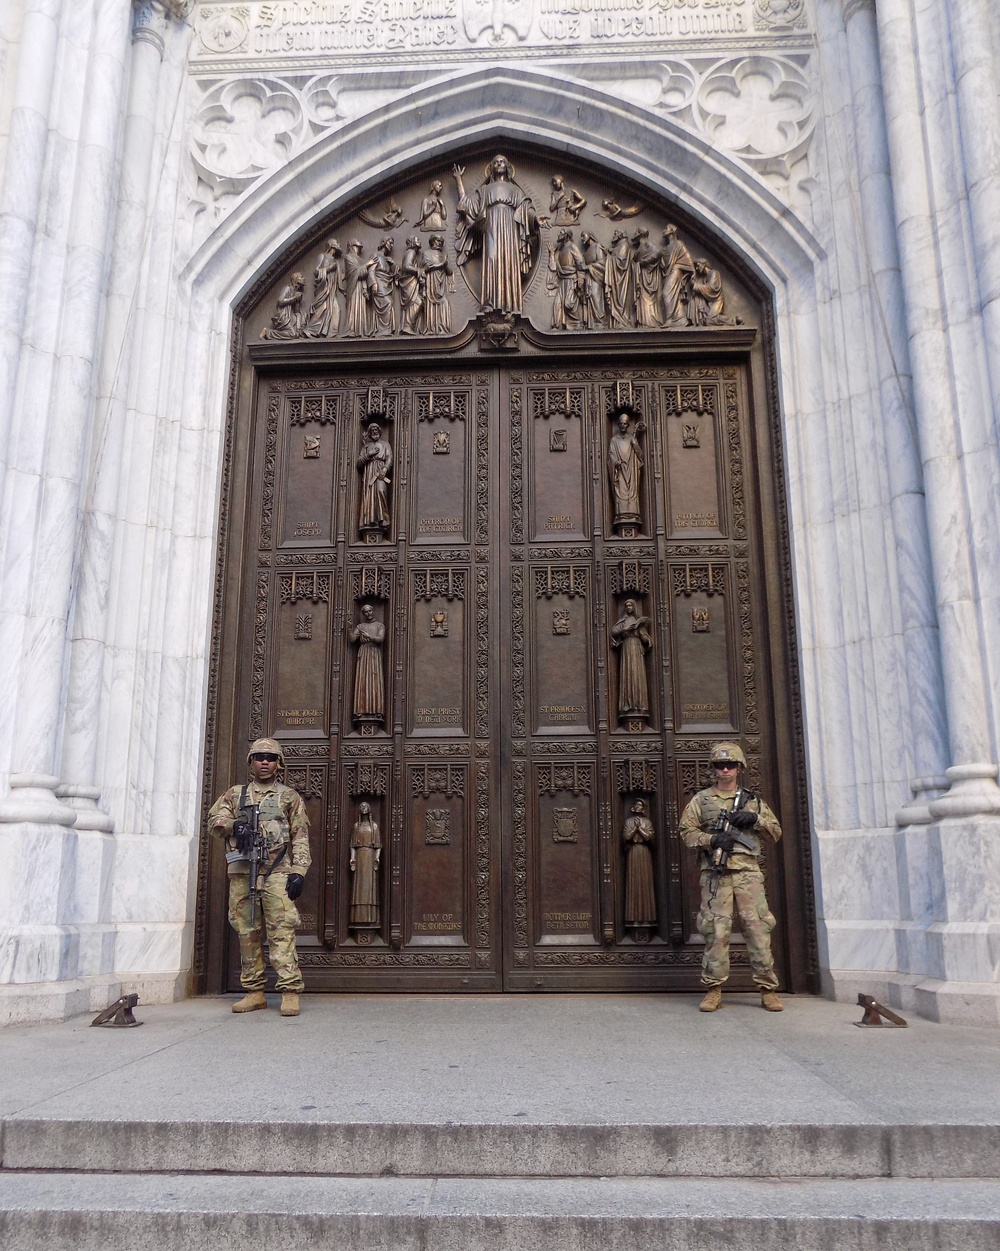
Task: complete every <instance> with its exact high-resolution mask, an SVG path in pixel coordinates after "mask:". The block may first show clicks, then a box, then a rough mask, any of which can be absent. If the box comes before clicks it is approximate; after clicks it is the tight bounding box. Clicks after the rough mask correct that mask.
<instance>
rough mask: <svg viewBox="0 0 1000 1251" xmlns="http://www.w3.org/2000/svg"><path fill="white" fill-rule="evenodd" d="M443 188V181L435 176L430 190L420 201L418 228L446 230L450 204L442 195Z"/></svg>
mask: <svg viewBox="0 0 1000 1251" xmlns="http://www.w3.org/2000/svg"><path fill="white" fill-rule="evenodd" d="M441 190H442V188H441V183H440V182H439V181H438V179H436V178H435V180H434V181H433V182H432V183H431V189H430V191H429V192H428V193H427V195H425V196H424V198H423V199H422V200H421V201H420V216H419V217H418V218H417V229H418V230H428V231H429V230H444V228H445V227H446V226H447V225H448V206H447V205H446V204H445V202H444V200H443V199H442V197H441Z"/></svg>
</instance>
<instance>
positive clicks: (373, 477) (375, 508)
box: [358, 421, 392, 542]
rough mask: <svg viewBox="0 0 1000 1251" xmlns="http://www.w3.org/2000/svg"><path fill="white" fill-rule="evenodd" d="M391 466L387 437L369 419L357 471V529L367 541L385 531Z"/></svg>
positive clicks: (388, 517) (390, 451) (387, 517)
mask: <svg viewBox="0 0 1000 1251" xmlns="http://www.w3.org/2000/svg"><path fill="white" fill-rule="evenodd" d="M391 468H392V448H391V447H390V446H389V441H388V440H387V439H383V437H382V427H381V426H380V425H379V424H378V422H377V421H373V422H370V423H369V425H368V428H367V430H366V431H365V437H364V442H363V443H362V445H361V455H360V456H359V457H358V469H359V471H360V473H361V500H360V504H359V508H358V532H359V533H360V535H361V537H362V538H363V539H366V540H367V541H368V542H376V541H377V540H378V539H379V538H380V537H382V536H384V535H386V534H388V532H389V527H390V525H391V517H390V512H389V488H390V486H391V485H392V479H391V478H390V477H389V470H390V469H391Z"/></svg>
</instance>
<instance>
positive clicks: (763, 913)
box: [757, 899, 778, 933]
mask: <svg viewBox="0 0 1000 1251" xmlns="http://www.w3.org/2000/svg"><path fill="white" fill-rule="evenodd" d="M757 916H758V917H759V918H760V920H761V921H762V922H763V924H764V925H766V926H767V930H768V933H770V932H771V930H773V929H774V927H775V926H776V925H777V924H778V922H777V921H776V920H775V918H774V914H773V913H772V912H771V911H770V909H769V908H768V906H767V900H766V899H762V900H761V901H760V903H759V904H758V905H757Z"/></svg>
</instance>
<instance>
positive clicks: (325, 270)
mask: <svg viewBox="0 0 1000 1251" xmlns="http://www.w3.org/2000/svg"><path fill="white" fill-rule="evenodd" d="M343 281H344V253H343V251H342V250H341V247H340V244H339V243H338V242H337V240H336V239H329V240H328V241H327V244H326V247H325V248H324V250H323V251H322V252H321V253H320V255H319V259H318V260H317V262H316V269H315V270H314V272H313V301H312V304H310V305H309V312H308V314H307V315H306V322H305V326H304V328H303V332H304V334H305V336H306V338H308V339H327V338H329V337H330V336H331V335H337V334H339V333H340V304H339V303H338V301H337V293H338V292H339V291H340V289H341V286H342V285H343Z"/></svg>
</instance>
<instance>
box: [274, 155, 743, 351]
mask: <svg viewBox="0 0 1000 1251" xmlns="http://www.w3.org/2000/svg"><path fill="white" fill-rule="evenodd" d="M464 175H465V167H464V166H461V165H454V166H452V176H453V178H454V192H453V193H452V192H449V191H447V190H446V183H445V181H444V180H443V178H442V177H441V176H435V177H433V178H432V179H431V180H430V181H429V184H428V183H424V184H423V187H422V188H421V187H417V186H411V187H410V188H408V189H407V188H405V187H404V188H403V189H402V190H399V189H394V194H392V195H389V196H388V198H387V199H384V200H382V201H379V202H376V203H374V204H373V205H372V206H371V207H370V208H368V209H361V210H358V211H357V213H356V215H355V217H354V218H353V219H352V220H351V222H350V223H348V225H347V226H345V227H344V228H345V229H350V230H351V231H352V232H353V231H358V236H356V237H352V238H351V241H350V243H349V244H348V245H347V247H346V248H343V249H342V248H341V246H340V245H339V243H338V241H337V239H336V238H330V239H328V240H327V242H326V243H325V244H324V245H323V246H322V250H321V251H320V254H319V256H318V259H317V261H316V264H315V267H314V270H313V290H312V301H311V303H310V302H309V300H308V298H307V297H306V295H305V286H306V283H305V280H304V279H303V276H302V273H300V272H298V271H296V272H295V273H292V274H291V275H290V276H289V277H288V278H287V280H286V281H285V282H284V284H283V285H282V286H281V288H280V293H279V294H278V295H277V297H276V299H275V311H274V313H273V315H272V316H271V318H270V324H269V325H268V326H266V327H265V328H264V329H262V330H261V332H260V335H261V338H263V339H269V340H287V339H322V340H329V339H336V338H346V339H370V338H373V337H384V336H396V335H406V336H410V337H416V336H421V335H451V334H453V333H454V332H455V331H456V330H460V329H461V326H459V325H458V321H459V319H462V320H465V319H470V318H471V317H473V316H475V315H476V313H478V314H480V324H479V332H480V335H481V337H482V339H483V342H484V343H485V344H487V345H488V346H490V347H493V348H497V347H507V348H513V347H515V346H516V344H517V336H518V328H517V326H516V319H517V318H518V317H519V316H520V317H529V318H530V319H532V320H533V321H534V322H535V324H536V325H538V326H539V327H541V326H542V325H546V328H548V329H552V330H555V331H558V332H560V333H566V332H581V331H594V330H602V329H606V330H612V331H620V330H640V331H645V330H661V329H667V330H680V329H687V328H689V327H696V328H700V329H704V328H721V327H731V326H738V325H741V324H742V320H741V318H739V317H737V316H732V315H729V314H728V313H727V311H726V298H725V293H724V280H723V275H722V272H721V271H720V270H719V269H718V268H717V267H716V266H715V263H714V262H712V261H710V260H708V259H707V258H700V259H694V257H696V256H697V254H696V253H694V254H693V253H692V245H691V244H690V243H688V242H684V241H682V240H681V239H680V237H679V231H678V227H677V226H676V225H675V224H673V223H671V222H664V221H663V219H662V218H660V219H659V220H657V219H656V216H655V215H654V213H653V210H651V209H649V208H647V206H645V205H644V204H642V203H640V202H638V201H636V202H634V203H629V204H626V205H624V206H623V205H622V204H621V203H620V202H619V200H617V199H615V198H614V197H613V196H611V195H605V196H604V198H603V199H599V198H598V197H599V195H600V194H601V193H600V192H599V191H598V189H597V188H596V187H595V186H594V185H593V183H592V182H586V183H584V182H581V187H582V189H579V188H577V187H574V186H571V185H569V184H568V182H567V178H566V177H564V176H563V175H562V174H548V173H546V174H544V175H543V174H542V173H541V171H540V170H538V169H537V168H535V169H534V170H533V171H532V175H531V177H532V178H533V179H534V180H535V185H537V182H538V180H539V179H540V178H542V177H545V178H547V181H548V184H549V190H548V194H547V205H546V206H539V211H536V207H535V203H534V202H533V199H532V189H531V185H530V180H525V181H524V182H523V183H518V182H517V180H516V177H515V170H514V166H513V164H512V163H511V161H510V159H509V158H508V157H507V156H506V155H505V154H503V153H497V154H496V155H495V156H494V157H493V158H492V159H491V160H490V161H489V163H488V164H487V165H486V168H485V170H484V172H483V179H482V182H481V183H480V184H479V186H478V187H474V188H473V187H467V186H466V184H465V177H464ZM581 177H582V176H581ZM453 194H454V199H452V195H453ZM597 203H600V204H601V208H600V209H599V210H598V211H596V212H595V211H594V208H593V207H591V205H592V204H597ZM542 207H546V208H547V212H542V211H540V210H541V208H542ZM630 219H638V220H634V221H631V224H630V225H628V223H629V222H630ZM407 221H414V222H415V226H413V227H410V228H409V229H410V233H409V236H408V237H407V238H405V241H404V237H403V234H402V231H403V229H404V227H405V223H406V222H407ZM626 225H628V230H627V231H626V229H625V228H624V227H625V226H626ZM574 227H579V228H580V229H579V230H578V231H574V229H573V228H574ZM588 227H589V228H588ZM452 230H453V232H454V233H453V241H454V242H453V246H454V249H455V254H454V256H449V243H448V238H449V236H448V234H447V232H448V231H452ZM549 230H551V234H550V235H549V236H548V239H549V240H550V242H549V245H548V248H547V253H548V266H547V268H548V272H547V275H546V282H545V291H544V293H543V292H542V287H541V284H539V283H535V285H534V286H531V285H530V282H531V278H532V274H533V271H534V269H535V266H536V262H537V261H538V257H539V251H540V241H541V232H542V231H549ZM381 232H384V233H381ZM609 234H610V238H609ZM341 237H343V236H341ZM661 239H662V242H660V240H661ZM399 257H402V260H401V261H400V260H399V259H398V258H399ZM453 266H454V267H455V269H454V270H453V268H452V267H453ZM467 266H468V267H469V268H466V267H467ZM300 268H301V265H300ZM455 271H460V272H462V273H463V275H464V277H465V278H466V279H467V281H466V283H465V287H466V288H467V291H468V294H466V292H465V291H462V293H461V297H460V299H459V300H458V301H456V300H455V299H449V296H454V294H455V290H456V288H455V281H454V278H455ZM470 297H471V298H470Z"/></svg>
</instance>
